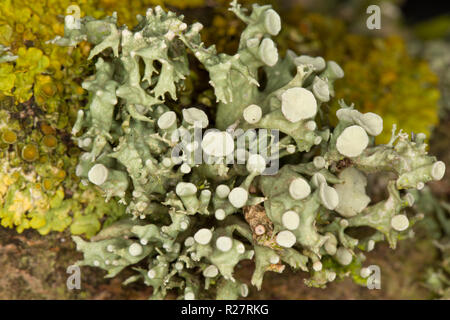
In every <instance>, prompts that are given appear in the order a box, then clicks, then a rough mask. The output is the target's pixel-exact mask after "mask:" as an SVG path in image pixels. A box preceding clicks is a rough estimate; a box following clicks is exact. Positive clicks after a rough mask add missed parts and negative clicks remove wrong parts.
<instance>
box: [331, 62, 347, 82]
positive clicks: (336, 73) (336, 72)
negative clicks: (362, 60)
mask: <svg viewBox="0 0 450 320" xmlns="http://www.w3.org/2000/svg"><path fill="white" fill-rule="evenodd" d="M327 67H328V70H329V74H330V77H332V78H334V79H341V78H343V77H344V70H342V68H341V66H340V65H338V64H337V63H336V62H335V61H333V60H330V61H328V63H327Z"/></svg>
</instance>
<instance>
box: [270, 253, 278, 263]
mask: <svg viewBox="0 0 450 320" xmlns="http://www.w3.org/2000/svg"><path fill="white" fill-rule="evenodd" d="M269 262H270V263H271V264H277V263H278V262H280V257H279V256H278V255H273V256H271V257H270V258H269Z"/></svg>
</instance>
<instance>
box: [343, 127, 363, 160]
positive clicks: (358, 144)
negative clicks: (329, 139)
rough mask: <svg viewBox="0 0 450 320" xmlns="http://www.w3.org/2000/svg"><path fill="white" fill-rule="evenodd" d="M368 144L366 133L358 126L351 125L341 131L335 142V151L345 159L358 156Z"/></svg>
mask: <svg viewBox="0 0 450 320" xmlns="http://www.w3.org/2000/svg"><path fill="white" fill-rule="evenodd" d="M368 144H369V137H368V136H367V133H366V131H365V130H364V129H363V128H362V127H360V126H358V125H353V126H350V127H347V128H345V129H344V131H342V133H341V134H340V135H339V137H338V138H337V140H336V149H337V150H338V151H339V153H340V154H342V155H344V156H346V157H350V158H352V157H357V156H359V155H360V154H361V153H362V152H363V151H364V150H365V149H366V148H367V145H368Z"/></svg>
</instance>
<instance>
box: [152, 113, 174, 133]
mask: <svg viewBox="0 0 450 320" xmlns="http://www.w3.org/2000/svg"><path fill="white" fill-rule="evenodd" d="M157 124H158V127H159V128H160V129H161V130H170V129H172V130H174V129H175V128H176V126H177V115H176V113H175V112H173V111H167V112H165V113H163V114H162V115H161V116H160V117H159V118H158V122H157Z"/></svg>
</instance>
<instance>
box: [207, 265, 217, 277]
mask: <svg viewBox="0 0 450 320" xmlns="http://www.w3.org/2000/svg"><path fill="white" fill-rule="evenodd" d="M218 274H219V269H217V267H216V266H215V265H213V264H212V265H209V266H208V267H206V268H205V270H203V276H204V277H206V278H215V277H217V275H218Z"/></svg>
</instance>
